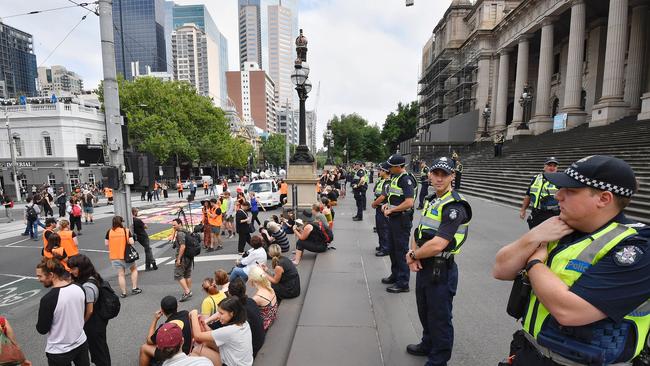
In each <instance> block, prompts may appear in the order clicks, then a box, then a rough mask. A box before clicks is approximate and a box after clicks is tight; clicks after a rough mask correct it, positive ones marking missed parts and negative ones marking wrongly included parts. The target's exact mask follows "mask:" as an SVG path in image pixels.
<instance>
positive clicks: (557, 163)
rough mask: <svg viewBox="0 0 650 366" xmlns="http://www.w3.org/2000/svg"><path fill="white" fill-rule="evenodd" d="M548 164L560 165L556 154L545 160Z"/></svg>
mask: <svg viewBox="0 0 650 366" xmlns="http://www.w3.org/2000/svg"><path fill="white" fill-rule="evenodd" d="M547 164H555V165H560V163H559V162H558V161H557V159H556V158H555V157H554V156H551V157H550V158H548V159H546V161H545V162H544V165H547Z"/></svg>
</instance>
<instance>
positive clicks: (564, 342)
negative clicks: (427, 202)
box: [493, 155, 650, 366]
mask: <svg viewBox="0 0 650 366" xmlns="http://www.w3.org/2000/svg"><path fill="white" fill-rule="evenodd" d="M544 178H546V179H547V180H549V181H550V182H551V183H553V184H555V185H556V186H557V187H558V188H559V190H558V192H557V193H556V197H557V199H558V201H559V204H560V215H559V216H555V217H551V218H549V219H548V220H546V221H544V222H543V223H541V224H540V225H539V226H537V227H535V228H533V229H532V230H530V231H529V232H528V233H526V234H524V235H523V236H522V237H520V238H519V239H517V240H516V241H514V242H512V243H510V244H508V245H507V246H505V247H503V248H502V249H500V250H499V252H498V253H497V256H496V263H495V265H494V269H493V275H494V277H495V278H497V279H500V280H514V279H516V278H517V276H518V273H519V272H520V271H521V270H522V269H524V270H525V273H526V275H527V280H528V283H530V290H528V291H525V292H524V291H522V293H526V294H527V295H528V299H527V300H526V301H524V302H523V304H524V306H523V307H522V308H524V307H525V309H522V310H525V311H522V312H521V314H522V316H523V317H522V323H523V329H522V330H519V331H517V332H516V333H515V334H514V336H513V341H512V344H511V353H512V356H514V357H511V359H512V362H513V363H512V364H513V365H526V366H538V365H568V364H571V365H575V364H578V365H609V364H617V365H619V364H621V365H623V364H625V365H629V363H628V362H630V360H632V359H634V358H635V357H637V356H638V355H639V353H640V352H641V350H642V349H643V347H644V343H645V342H646V338H647V335H648V330H649V328H650V286H649V285H648V284H649V283H650V244H649V240H648V237H650V234H649V233H648V227H646V226H644V225H642V224H634V223H633V222H632V221H630V220H628V219H627V218H626V217H625V215H624V214H623V212H622V211H623V209H624V208H625V207H626V206H627V205H628V204H629V202H630V199H631V197H632V195H633V194H634V193H635V192H636V190H637V182H636V178H635V176H634V172H633V171H632V168H630V166H629V165H628V164H627V163H626V162H625V161H623V160H620V159H617V158H614V157H611V156H602V155H594V156H588V157H586V158H583V159H580V160H578V161H576V162H575V163H573V164H571V166H570V167H568V168H567V169H566V170H565V171H564V172H561V173H557V172H556V173H544ZM513 288H514V286H513ZM636 364H637V363H635V365H636Z"/></svg>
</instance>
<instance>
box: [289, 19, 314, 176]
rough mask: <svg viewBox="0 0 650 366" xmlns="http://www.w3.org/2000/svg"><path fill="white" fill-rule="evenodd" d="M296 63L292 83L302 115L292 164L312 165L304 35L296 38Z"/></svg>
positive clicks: (307, 69) (308, 87) (305, 38)
mask: <svg viewBox="0 0 650 366" xmlns="http://www.w3.org/2000/svg"><path fill="white" fill-rule="evenodd" d="M296 54H297V56H298V57H297V58H296V62H295V65H294V72H293V74H292V75H291V82H293V85H295V86H296V91H297V92H298V99H299V100H300V113H299V125H298V133H299V139H298V147H297V148H296V152H295V153H294V154H293V156H292V157H291V163H298V164H312V163H313V162H314V156H313V155H312V154H311V153H310V152H309V147H308V146H307V131H306V128H305V100H307V94H309V92H310V91H311V81H309V79H308V77H309V64H307V37H305V36H304V35H303V34H302V29H301V30H300V35H299V36H298V38H296Z"/></svg>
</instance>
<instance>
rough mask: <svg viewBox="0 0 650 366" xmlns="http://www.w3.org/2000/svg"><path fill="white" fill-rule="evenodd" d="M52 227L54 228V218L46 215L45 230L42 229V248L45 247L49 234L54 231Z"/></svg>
mask: <svg viewBox="0 0 650 366" xmlns="http://www.w3.org/2000/svg"><path fill="white" fill-rule="evenodd" d="M54 229H56V219H55V218H53V217H48V218H47V219H45V230H44V231H43V249H45V248H46V247H47V241H48V239H49V238H50V235H52V233H53V232H54ZM43 255H44V254H43Z"/></svg>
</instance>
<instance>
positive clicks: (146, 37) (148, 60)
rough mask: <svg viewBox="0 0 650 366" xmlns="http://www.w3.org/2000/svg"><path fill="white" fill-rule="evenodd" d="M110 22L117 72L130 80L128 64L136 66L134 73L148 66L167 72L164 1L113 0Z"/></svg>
mask: <svg viewBox="0 0 650 366" xmlns="http://www.w3.org/2000/svg"><path fill="white" fill-rule="evenodd" d="M113 24H114V30H113V35H114V38H115V63H116V66H117V72H118V73H119V74H122V75H124V77H125V78H126V79H127V80H132V79H133V76H134V75H133V74H134V73H133V72H132V71H131V65H137V68H138V72H136V73H135V74H136V75H137V74H145V73H146V68H147V66H150V67H151V71H154V72H156V71H167V68H168V63H167V51H166V48H167V44H166V40H165V26H164V25H165V3H164V1H163V0H113ZM170 64H171V63H170Z"/></svg>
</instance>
